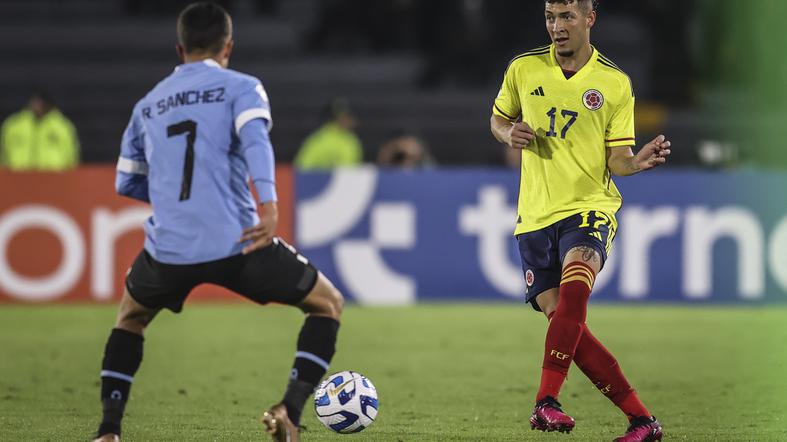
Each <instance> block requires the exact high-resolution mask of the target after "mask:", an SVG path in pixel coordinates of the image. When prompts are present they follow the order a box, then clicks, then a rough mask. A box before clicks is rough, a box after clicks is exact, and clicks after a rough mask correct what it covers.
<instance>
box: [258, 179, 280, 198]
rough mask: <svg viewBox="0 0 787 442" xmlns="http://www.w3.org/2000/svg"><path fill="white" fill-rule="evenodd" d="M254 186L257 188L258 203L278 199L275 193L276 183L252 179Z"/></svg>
mask: <svg viewBox="0 0 787 442" xmlns="http://www.w3.org/2000/svg"><path fill="white" fill-rule="evenodd" d="M254 187H255V188H256V189H257V196H258V197H259V200H260V203H267V202H269V201H274V202H275V201H278V200H279V198H278V195H276V184H274V183H272V182H270V181H267V180H263V179H259V180H254Z"/></svg>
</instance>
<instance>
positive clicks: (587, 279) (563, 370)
mask: <svg viewBox="0 0 787 442" xmlns="http://www.w3.org/2000/svg"><path fill="white" fill-rule="evenodd" d="M595 277H596V275H595V272H593V269H592V268H590V266H588V265H587V264H585V263H582V262H578V261H576V262H572V263H570V264H568V265H567V266H566V267H565V268H564V269H563V275H562V279H561V281H560V300H559V301H558V303H557V309H556V310H555V314H554V316H552V319H551V320H550V322H549V329H548V330H547V337H546V345H545V347H544V364H543V365H542V370H541V387H540V388H539V390H538V394H537V395H536V401H540V400H541V399H544V398H545V397H547V396H552V397H553V398H555V399H557V397H558V394H559V393H560V387H562V386H563V381H565V380H566V375H567V374H568V368H569V367H570V366H571V361H572V359H573V356H574V352H575V350H576V348H577V343H578V342H579V339H580V337H581V336H582V326H583V324H584V323H585V318H586V317H587V304H588V299H589V298H590V290H591V289H592V288H593V280H594V279H595Z"/></svg>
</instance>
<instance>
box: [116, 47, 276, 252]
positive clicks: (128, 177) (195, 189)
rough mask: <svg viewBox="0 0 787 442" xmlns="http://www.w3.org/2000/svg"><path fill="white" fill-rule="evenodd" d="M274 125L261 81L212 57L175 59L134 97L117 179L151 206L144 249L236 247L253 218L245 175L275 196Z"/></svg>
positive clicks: (122, 189) (268, 197)
mask: <svg viewBox="0 0 787 442" xmlns="http://www.w3.org/2000/svg"><path fill="white" fill-rule="evenodd" d="M271 125H272V120H271V111H270V104H269V102H268V96H267V94H266V93H265V89H264V88H263V86H262V84H261V83H260V81H259V80H258V79H256V78H254V77H252V76H249V75H245V74H242V73H240V72H236V71H233V70H230V69H224V68H222V67H221V65H219V64H218V63H216V62H215V61H213V60H210V59H208V60H205V61H198V62H193V63H186V64H183V65H180V66H178V67H177V68H176V69H175V71H174V72H173V73H172V74H170V75H169V76H168V77H167V78H165V79H164V80H162V81H161V82H160V83H159V84H158V85H156V87H154V88H153V90H151V91H150V92H149V93H148V94H147V95H146V96H145V97H144V98H143V99H142V100H140V101H139V102H138V103H137V104H136V106H134V110H133V112H132V115H131V120H130V122H129V124H128V127H127V128H126V131H125V133H124V134H123V140H122V144H121V149H120V158H119V159H118V164H117V178H116V182H115V186H116V189H117V191H118V193H119V194H121V195H125V196H129V197H131V198H135V199H139V200H142V201H148V202H150V204H151V206H152V208H153V215H152V216H151V217H150V218H149V219H148V220H147V221H146V222H145V226H144V227H145V250H147V251H148V253H150V254H151V255H152V256H153V257H154V258H155V259H156V260H157V261H159V262H163V263H166V264H195V263H202V262H207V261H213V260H217V259H221V258H226V257H228V256H232V255H236V254H238V253H240V252H241V249H242V248H243V244H239V243H238V239H239V238H240V237H241V234H242V231H243V229H245V228H247V227H251V226H253V225H255V224H257V223H258V222H259V218H258V216H257V207H256V204H255V201H254V198H253V197H252V193H251V190H250V189H249V185H248V183H249V180H250V179H251V180H252V181H253V182H254V185H255V187H256V188H257V193H258V194H259V198H260V202H267V201H275V200H276V190H275V163H274V158H273V149H272V147H271V144H270V140H269V138H268V131H269V130H270V128H271Z"/></svg>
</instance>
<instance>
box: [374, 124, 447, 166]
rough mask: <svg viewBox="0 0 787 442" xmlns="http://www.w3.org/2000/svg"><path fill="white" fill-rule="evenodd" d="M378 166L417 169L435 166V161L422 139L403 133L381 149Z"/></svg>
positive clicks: (378, 155) (384, 144) (378, 153)
mask: <svg viewBox="0 0 787 442" xmlns="http://www.w3.org/2000/svg"><path fill="white" fill-rule="evenodd" d="M377 165H378V166H381V167H399V168H403V169H416V168H420V167H430V166H433V165H434V159H433V158H432V156H431V155H430V154H429V149H427V147H426V143H424V141H423V140H422V139H421V138H420V137H418V136H416V135H414V134H412V133H409V132H405V131H402V132H400V133H398V134H396V135H395V136H394V137H393V138H391V139H390V140H388V141H386V142H385V143H383V145H382V146H381V147H380V150H379V151H378V152H377Z"/></svg>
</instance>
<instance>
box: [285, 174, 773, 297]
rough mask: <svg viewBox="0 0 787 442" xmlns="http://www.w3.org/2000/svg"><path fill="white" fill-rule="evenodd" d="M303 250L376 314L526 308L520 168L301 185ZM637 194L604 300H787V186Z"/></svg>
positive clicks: (686, 180) (677, 184)
mask: <svg viewBox="0 0 787 442" xmlns="http://www.w3.org/2000/svg"><path fill="white" fill-rule="evenodd" d="M296 182H297V192H296V193H297V195H296V213H297V217H296V229H295V232H296V243H297V244H298V246H299V249H300V251H301V252H302V253H303V254H304V255H306V256H307V257H309V258H310V259H311V260H312V261H313V262H314V263H315V264H316V265H317V266H318V267H319V268H320V269H322V270H323V271H324V272H325V273H326V274H327V275H328V276H329V277H330V278H331V279H332V280H333V281H335V282H336V283H337V284H338V286H339V287H340V289H342V290H343V291H344V292H345V293H346V294H348V295H349V296H351V297H352V298H354V299H356V300H358V301H359V302H361V303H365V304H389V305H401V304H409V303H412V302H414V301H416V300H427V301H438V300H449V299H460V300H461V299H466V300H474V299H479V300H519V299H522V298H523V291H524V282H523V279H524V278H523V275H522V269H521V266H520V259H519V256H518V250H517V248H516V241H515V239H514V238H513V236H512V231H513V228H514V222H515V220H516V197H517V192H518V176H517V172H515V171H501V170H442V171H424V172H394V171H391V172H386V171H379V170H376V169H373V168H364V169H356V170H343V171H338V172H335V173H333V174H314V173H309V174H306V173H299V174H297V176H296ZM616 182H617V183H618V186H619V187H620V189H621V192H622V193H623V195H624V199H625V202H624V206H623V209H622V210H621V212H620V213H619V214H618V221H619V224H620V229H619V232H618V234H617V236H616V239H615V243H614V247H613V251H612V253H611V255H610V259H609V261H608V262H607V264H606V266H605V269H604V270H603V271H602V272H601V274H600V275H599V278H598V279H597V281H596V290H595V292H594V296H593V299H594V300H597V301H599V300H602V301H655V302H692V303H703V302H713V303H764V302H784V301H787V199H785V198H784V195H783V189H787V175H785V174H777V173H773V174H768V173H757V174H755V173H700V172H672V171H665V172H655V173H650V174H642V175H639V176H636V177H630V178H625V179H617V180H616Z"/></svg>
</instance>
